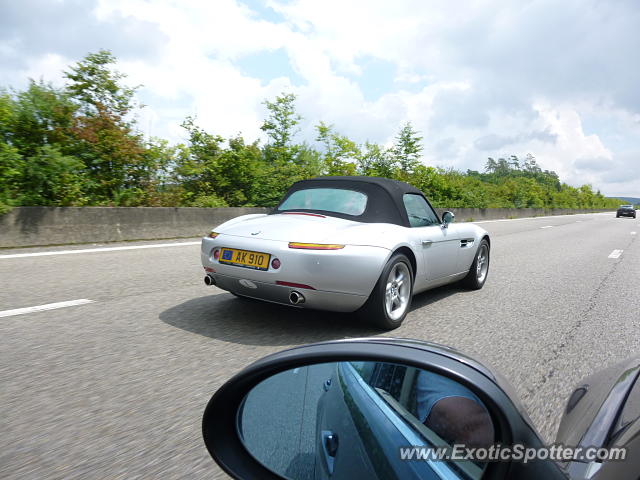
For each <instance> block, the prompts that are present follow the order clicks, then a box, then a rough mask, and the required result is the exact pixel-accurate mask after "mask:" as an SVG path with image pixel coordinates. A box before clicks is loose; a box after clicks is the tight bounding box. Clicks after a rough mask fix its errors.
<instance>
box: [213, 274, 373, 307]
mask: <svg viewBox="0 0 640 480" xmlns="http://www.w3.org/2000/svg"><path fill="white" fill-rule="evenodd" d="M208 275H210V276H212V277H213V278H214V279H215V281H216V286H217V287H219V288H221V289H223V290H227V291H229V292H233V293H237V294H238V295H243V296H245V297H251V298H255V299H258V300H264V301H266V302H272V303H279V304H281V305H289V306H293V305H292V304H291V302H290V301H289V295H290V294H291V292H293V291H297V292H299V293H301V294H302V295H303V296H304V298H305V301H304V303H302V304H298V305H295V306H296V307H299V308H312V309H318V310H328V311H332V312H354V311H356V310H357V309H359V308H360V307H361V306H362V305H364V303H365V302H366V301H367V298H368V297H367V296H364V295H353V294H348V293H339V292H326V291H323V290H310V289H306V288H293V287H288V286H282V285H275V284H273V283H264V282H259V281H257V280H251V281H250V282H247V279H246V278H242V277H235V276H231V275H223V274H221V273H217V272H212V273H209V274H208ZM241 280H244V281H243V282H241Z"/></svg>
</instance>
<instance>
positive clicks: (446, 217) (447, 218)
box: [442, 211, 456, 227]
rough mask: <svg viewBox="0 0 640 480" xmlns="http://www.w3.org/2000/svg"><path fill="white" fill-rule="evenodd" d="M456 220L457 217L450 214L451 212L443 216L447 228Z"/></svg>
mask: <svg viewBox="0 0 640 480" xmlns="http://www.w3.org/2000/svg"><path fill="white" fill-rule="evenodd" d="M455 218H456V216H455V215H454V214H453V213H452V212H449V211H447V212H444V213H443V214H442V225H444V226H445V227H447V226H448V225H449V224H450V223H453V221H454V220H455Z"/></svg>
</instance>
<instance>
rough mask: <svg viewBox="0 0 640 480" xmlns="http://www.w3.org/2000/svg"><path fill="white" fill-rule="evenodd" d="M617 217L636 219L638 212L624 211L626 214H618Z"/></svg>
mask: <svg viewBox="0 0 640 480" xmlns="http://www.w3.org/2000/svg"><path fill="white" fill-rule="evenodd" d="M616 215H617V216H619V217H635V216H636V212H629V211H624V212H618V213H616Z"/></svg>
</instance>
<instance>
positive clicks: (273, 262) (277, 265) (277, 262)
mask: <svg viewBox="0 0 640 480" xmlns="http://www.w3.org/2000/svg"><path fill="white" fill-rule="evenodd" d="M280 265H282V263H281V262H280V260H279V259H277V258H274V259H273V260H271V268H273V269H274V270H277V269H279V268H280Z"/></svg>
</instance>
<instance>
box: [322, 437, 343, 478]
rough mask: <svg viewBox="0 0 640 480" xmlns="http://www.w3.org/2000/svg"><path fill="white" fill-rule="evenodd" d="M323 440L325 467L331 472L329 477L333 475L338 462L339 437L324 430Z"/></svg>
mask: <svg viewBox="0 0 640 480" xmlns="http://www.w3.org/2000/svg"><path fill="white" fill-rule="evenodd" d="M320 437H321V438H322V453H323V454H324V461H325V465H326V466H327V470H328V471H329V475H332V474H333V469H334V466H335V462H336V453H338V446H339V444H340V443H339V441H338V435H337V434H335V433H333V432H332V431H331V430H322V431H321V432H320Z"/></svg>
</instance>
